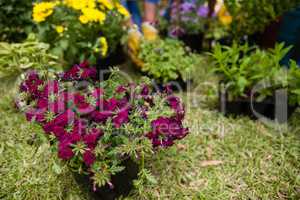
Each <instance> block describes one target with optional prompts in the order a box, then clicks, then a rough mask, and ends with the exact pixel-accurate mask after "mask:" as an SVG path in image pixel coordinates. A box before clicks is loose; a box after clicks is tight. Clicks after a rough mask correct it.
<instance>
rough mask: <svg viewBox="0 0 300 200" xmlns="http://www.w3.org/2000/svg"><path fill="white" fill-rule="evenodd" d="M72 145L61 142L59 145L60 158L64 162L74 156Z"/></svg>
mask: <svg viewBox="0 0 300 200" xmlns="http://www.w3.org/2000/svg"><path fill="white" fill-rule="evenodd" d="M70 145H71V143H70V142H68V141H66V142H60V143H59V145H58V157H59V158H61V159H63V160H69V159H71V158H72V157H73V156H74V152H73V151H72V148H71V146H70Z"/></svg>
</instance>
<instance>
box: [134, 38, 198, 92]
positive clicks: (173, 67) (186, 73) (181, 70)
mask: <svg viewBox="0 0 300 200" xmlns="http://www.w3.org/2000/svg"><path fill="white" fill-rule="evenodd" d="M138 56H139V59H141V60H142V61H143V62H144V65H143V67H142V68H141V70H142V71H143V72H144V73H146V74H147V75H149V76H150V77H151V78H153V79H154V80H156V82H157V83H161V84H167V83H170V82H177V83H179V86H181V87H182V86H184V87H186V83H187V82H189V81H190V80H191V77H192V74H193V70H194V69H195V67H196V65H197V59H198V57H197V55H196V54H193V53H190V52H189V51H188V50H187V49H185V47H184V46H183V44H182V43H181V42H180V41H178V40H175V39H165V40H156V41H142V44H141V51H140V53H139V55H138Z"/></svg>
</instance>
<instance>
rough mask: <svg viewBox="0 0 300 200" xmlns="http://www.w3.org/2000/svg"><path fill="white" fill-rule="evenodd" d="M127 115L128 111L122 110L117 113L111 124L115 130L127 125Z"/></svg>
mask: <svg viewBox="0 0 300 200" xmlns="http://www.w3.org/2000/svg"><path fill="white" fill-rule="evenodd" d="M128 114H129V109H124V110H122V111H120V112H119V113H117V115H116V116H115V117H114V118H113V123H114V125H115V127H116V128H120V127H121V126H122V124H124V123H127V122H128V121H129V118H128Z"/></svg>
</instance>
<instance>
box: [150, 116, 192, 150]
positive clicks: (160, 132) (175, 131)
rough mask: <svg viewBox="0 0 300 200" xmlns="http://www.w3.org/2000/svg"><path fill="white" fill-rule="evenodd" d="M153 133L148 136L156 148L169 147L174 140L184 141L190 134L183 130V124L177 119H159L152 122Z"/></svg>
mask: <svg viewBox="0 0 300 200" xmlns="http://www.w3.org/2000/svg"><path fill="white" fill-rule="evenodd" d="M151 125H152V132H150V133H148V134H147V135H146V136H147V137H148V138H149V139H151V141H152V144H153V146H154V147H156V146H162V147H168V146H171V145H173V143H174V140H178V139H182V138H184V137H185V136H186V135H187V134H188V129H186V128H183V125H182V122H181V121H178V120H177V119H176V118H165V117H159V118H158V119H156V120H154V121H152V123H151Z"/></svg>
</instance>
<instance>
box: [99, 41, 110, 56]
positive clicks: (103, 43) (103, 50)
mask: <svg viewBox="0 0 300 200" xmlns="http://www.w3.org/2000/svg"><path fill="white" fill-rule="evenodd" d="M99 42H100V45H101V55H102V56H103V57H105V56H106V54H107V51H108V44H107V40H106V38H105V37H100V39H99Z"/></svg>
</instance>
